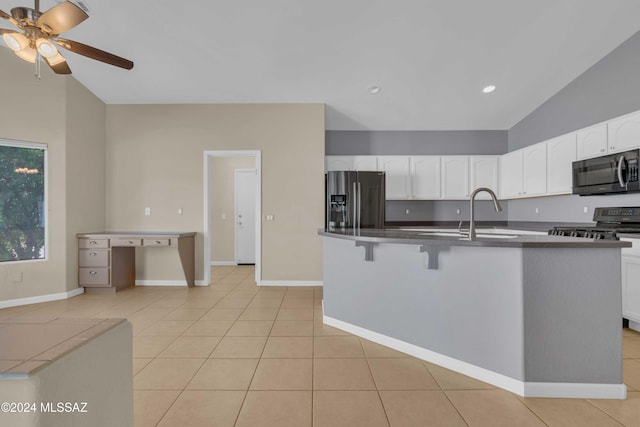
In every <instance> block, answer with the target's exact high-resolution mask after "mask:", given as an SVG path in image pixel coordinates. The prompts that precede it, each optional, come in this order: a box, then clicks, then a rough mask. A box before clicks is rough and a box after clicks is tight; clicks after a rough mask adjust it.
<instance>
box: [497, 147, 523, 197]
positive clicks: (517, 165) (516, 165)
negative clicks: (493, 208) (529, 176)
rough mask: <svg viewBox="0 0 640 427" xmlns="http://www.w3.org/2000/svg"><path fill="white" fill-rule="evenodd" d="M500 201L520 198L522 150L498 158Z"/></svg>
mask: <svg viewBox="0 0 640 427" xmlns="http://www.w3.org/2000/svg"><path fill="white" fill-rule="evenodd" d="M500 192H501V197H500V198H501V199H513V198H517V197H522V150H517V151H512V152H510V153H507V154H504V155H503V156H502V157H500Z"/></svg>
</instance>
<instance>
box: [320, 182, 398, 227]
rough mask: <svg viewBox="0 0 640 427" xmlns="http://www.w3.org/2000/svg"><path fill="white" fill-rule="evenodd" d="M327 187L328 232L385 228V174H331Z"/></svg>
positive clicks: (326, 223)
mask: <svg viewBox="0 0 640 427" xmlns="http://www.w3.org/2000/svg"><path fill="white" fill-rule="evenodd" d="M326 188H327V191H326V215H325V216H326V221H325V228H326V229H327V230H345V229H360V228H384V215H385V176H384V172H368V171H366V172H364V171H330V172H327V176H326Z"/></svg>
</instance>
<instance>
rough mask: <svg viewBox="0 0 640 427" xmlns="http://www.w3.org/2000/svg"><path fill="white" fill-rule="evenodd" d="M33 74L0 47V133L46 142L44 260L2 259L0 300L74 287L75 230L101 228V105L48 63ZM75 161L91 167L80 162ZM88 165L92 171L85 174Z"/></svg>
mask: <svg viewBox="0 0 640 427" xmlns="http://www.w3.org/2000/svg"><path fill="white" fill-rule="evenodd" d="M33 74H34V65H33V64H30V63H27V62H24V61H22V60H20V59H18V58H16V57H15V56H14V55H13V53H11V52H10V51H9V50H8V49H0V81H2V82H3V85H2V102H0V138H3V139H15V140H22V141H31V142H39V143H43V144H47V146H48V165H47V169H48V170H47V184H48V194H47V196H48V210H47V216H48V217H47V219H48V230H47V242H48V252H47V260H45V261H33V262H20V263H11V264H0V301H3V300H12V299H17V298H26V297H32V296H40V295H48V294H56V293H61V292H66V291H68V290H71V289H75V288H77V287H78V281H77V272H76V271H75V266H76V265H77V264H76V263H77V251H76V248H77V246H76V242H75V232H76V231H77V230H78V229H80V227H83V226H84V225H87V224H88V225H91V227H92V228H93V227H97V228H102V227H104V216H103V215H104V214H103V212H104V204H103V202H100V200H104V177H100V176H99V175H100V172H99V171H100V166H99V165H100V159H102V164H104V114H105V113H104V104H103V103H102V102H101V101H100V100H98V99H97V98H96V97H95V96H93V95H92V94H91V93H90V92H88V91H86V89H84V88H83V87H82V86H81V85H80V84H79V83H77V82H76V81H75V80H74V79H73V78H72V77H67V76H56V75H54V74H53V73H51V72H50V71H49V70H48V69H47V67H46V66H45V67H43V69H42V79H41V80H40V81H37V80H36V79H35V78H34V75H33ZM101 123H102V124H101ZM84 144H86V145H84ZM80 159H89V160H88V162H89V164H88V165H84V166H83V165H80V164H79V162H78V160H80ZM93 159H95V161H94V160H93ZM85 168H86V169H85ZM89 169H91V170H94V171H97V174H98V176H97V177H96V178H91V177H87V176H86V173H85V170H89ZM102 169H104V166H102ZM94 176H96V175H94ZM81 188H83V190H82V191H81V190H80V189H81ZM89 193H91V194H92V195H93V196H92V197H89V198H88V200H87V202H88V203H86V204H84V205H82V202H81V201H82V200H85V196H86V194H89ZM80 205H82V211H80V210H78V208H79V207H80ZM85 216H92V217H93V219H91V220H88V222H87V220H85V219H84V218H85Z"/></svg>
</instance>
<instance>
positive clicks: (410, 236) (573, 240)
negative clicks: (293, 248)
mask: <svg viewBox="0 0 640 427" xmlns="http://www.w3.org/2000/svg"><path fill="white" fill-rule="evenodd" d="M405 227H406V226H405ZM409 227H411V228H416V226H409ZM424 228H425V229H427V227H424ZM431 228H444V227H431ZM483 228H485V229H486V228H488V227H482V228H480V229H478V230H477V233H478V234H482V229H483ZM492 228H515V227H506V226H499V227H492ZM425 231H426V230H401V229H399V228H386V229H360V230H358V231H357V233H354V231H353V230H345V231H331V232H328V231H326V230H324V229H320V230H318V234H319V235H320V236H324V237H332V238H336V239H345V240H353V241H358V242H371V243H401V244H416V245H430V246H485V247H502V248H504V247H511V248H628V247H631V243H630V242H623V241H619V240H593V239H584V238H578V237H566V236H548V235H541V236H537V235H521V236H516V237H512V238H495V237H478V238H477V239H476V240H474V241H470V240H466V239H464V238H461V237H457V236H437V235H436V236H434V235H425ZM452 231H453V230H452ZM545 231H546V230H545Z"/></svg>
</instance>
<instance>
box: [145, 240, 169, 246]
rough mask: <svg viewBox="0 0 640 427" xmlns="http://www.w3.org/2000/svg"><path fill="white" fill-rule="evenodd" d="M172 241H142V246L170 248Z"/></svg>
mask: <svg viewBox="0 0 640 427" xmlns="http://www.w3.org/2000/svg"><path fill="white" fill-rule="evenodd" d="M170 245H171V239H142V246H170Z"/></svg>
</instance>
